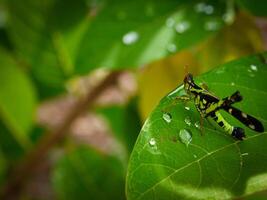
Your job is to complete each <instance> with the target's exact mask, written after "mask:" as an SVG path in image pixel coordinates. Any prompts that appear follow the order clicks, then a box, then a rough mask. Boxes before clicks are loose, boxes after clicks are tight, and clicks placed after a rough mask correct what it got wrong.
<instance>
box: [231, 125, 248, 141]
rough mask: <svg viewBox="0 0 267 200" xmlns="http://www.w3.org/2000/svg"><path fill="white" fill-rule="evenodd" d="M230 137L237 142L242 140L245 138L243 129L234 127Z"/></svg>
mask: <svg viewBox="0 0 267 200" xmlns="http://www.w3.org/2000/svg"><path fill="white" fill-rule="evenodd" d="M232 136H233V137H234V138H236V139H238V140H243V139H244V138H245V137H246V136H245V131H244V129H243V128H240V127H234V129H233V132H232Z"/></svg>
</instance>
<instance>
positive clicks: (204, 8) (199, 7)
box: [195, 2, 214, 15]
mask: <svg viewBox="0 0 267 200" xmlns="http://www.w3.org/2000/svg"><path fill="white" fill-rule="evenodd" d="M195 11H196V12H198V13H205V14H207V15H210V14H212V13H213V12H214V7H213V6H212V5H208V4H205V3H203V2H201V3H198V4H196V5H195Z"/></svg>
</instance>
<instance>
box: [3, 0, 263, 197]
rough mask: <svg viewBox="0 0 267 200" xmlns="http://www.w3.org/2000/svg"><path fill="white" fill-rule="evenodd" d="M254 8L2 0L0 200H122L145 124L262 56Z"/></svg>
mask: <svg viewBox="0 0 267 200" xmlns="http://www.w3.org/2000/svg"><path fill="white" fill-rule="evenodd" d="M266 16H267V6H266V2H265V1H263V0H255V1H249V0H225V1H223V0H221V1H220V0H216V1H215V0H205V1H196V0H165V1H160V0H146V1H141V0H135V1H127V0H77V1H71V0H39V1H38V0H25V1H15V0H0V184H1V193H0V194H1V197H0V199H25V200H26V199H37V200H43V199H70V200H71V199H126V194H125V177H126V172H127V162H128V159H129V156H130V153H131V151H132V148H133V145H134V143H135V140H136V138H137V136H138V133H139V131H140V129H141V126H142V124H143V122H144V121H145V119H146V118H147V117H148V115H149V113H150V112H151V111H152V109H153V108H154V107H155V106H156V105H157V103H158V102H159V100H160V99H161V98H162V97H163V96H164V95H166V94H167V93H168V92H170V91H171V90H172V89H174V88H175V87H177V86H178V85H179V84H181V82H182V80H183V77H184V75H185V73H186V70H185V68H184V67H185V66H187V68H188V69H187V70H188V71H190V72H191V73H193V74H194V75H198V74H201V73H204V72H206V71H208V70H209V69H211V68H213V67H214V66H218V65H220V64H222V63H225V62H227V61H230V60H233V59H236V58H239V57H241V56H245V55H249V54H253V53H257V52H262V51H264V50H266V49H267V20H266Z"/></svg>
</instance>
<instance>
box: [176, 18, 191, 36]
mask: <svg viewBox="0 0 267 200" xmlns="http://www.w3.org/2000/svg"><path fill="white" fill-rule="evenodd" d="M190 26H191V25H190V23H189V22H187V21H182V22H179V23H178V24H176V26H175V30H176V32H177V33H184V32H185V31H187V30H188V29H189V28H190Z"/></svg>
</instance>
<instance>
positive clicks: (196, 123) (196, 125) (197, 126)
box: [195, 121, 200, 129]
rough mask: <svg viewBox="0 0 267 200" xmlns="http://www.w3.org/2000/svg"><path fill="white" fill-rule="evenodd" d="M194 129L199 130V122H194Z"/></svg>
mask: <svg viewBox="0 0 267 200" xmlns="http://www.w3.org/2000/svg"><path fill="white" fill-rule="evenodd" d="M195 127H196V128H197V129H200V122H199V121H196V122H195Z"/></svg>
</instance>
